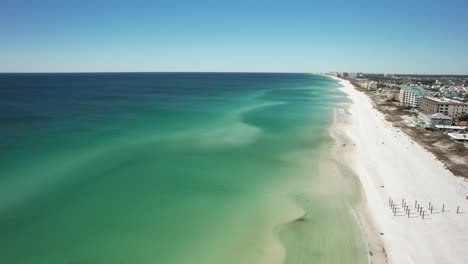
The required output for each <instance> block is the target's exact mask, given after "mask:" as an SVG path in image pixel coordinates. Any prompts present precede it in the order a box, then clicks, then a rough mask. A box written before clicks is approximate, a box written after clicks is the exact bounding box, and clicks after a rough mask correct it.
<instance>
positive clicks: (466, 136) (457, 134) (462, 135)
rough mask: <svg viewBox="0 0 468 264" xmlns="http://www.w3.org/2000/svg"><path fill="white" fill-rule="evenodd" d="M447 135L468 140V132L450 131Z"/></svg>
mask: <svg viewBox="0 0 468 264" xmlns="http://www.w3.org/2000/svg"><path fill="white" fill-rule="evenodd" d="M447 135H448V136H449V137H451V138H453V139H455V140H468V134H459V133H448V134H447Z"/></svg>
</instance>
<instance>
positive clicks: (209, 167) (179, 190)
mask: <svg viewBox="0 0 468 264" xmlns="http://www.w3.org/2000/svg"><path fill="white" fill-rule="evenodd" d="M338 86H339V85H338V83H337V82H336V81H334V80H332V79H329V78H328V77H324V76H318V75H311V74H242V73H106V74H104V73H102V74H98V73H96V74H0V149H1V152H0V263H18V264H23V263H24V264H26V263H34V264H42V263H44V264H56V263H57V264H59V263H61V264H62V263H67V264H68V263H96V264H98V263H132V264H138V263H144V264H146V263H171V264H173V263H174V264H175V263H204V264H210V263H282V262H285V263H339V262H336V261H340V260H350V259H353V260H354V261H353V262H348V263H360V262H362V261H366V258H365V254H364V253H363V252H364V251H363V248H362V237H361V236H360V233H359V230H358V228H356V227H357V224H356V223H355V221H354V220H353V218H352V217H351V216H350V214H349V203H350V201H351V203H352V202H353V201H355V200H356V197H357V196H358V194H356V192H357V191H356V190H355V189H353V188H354V187H350V188H351V189H352V191H351V194H349V193H348V192H347V191H346V190H344V191H343V192H341V191H340V190H341V189H340V188H342V187H341V186H335V185H336V182H333V181H330V182H329V183H325V185H324V183H323V180H321V181H318V179H321V178H323V177H327V175H323V172H321V171H322V170H321V169H320V168H321V167H323V166H324V165H323V164H324V161H325V163H326V162H330V160H331V158H330V157H328V156H327V155H328V154H327V153H328V150H329V148H330V146H332V145H333V140H332V139H331V138H330V136H329V130H328V129H329V126H330V125H331V123H332V116H333V115H332V113H333V109H334V107H336V104H337V103H339V102H342V101H343V100H345V98H344V95H343V94H341V93H340V92H339V91H338ZM340 184H341V183H340ZM328 185H329V186H328ZM351 185H352V183H351ZM325 187H327V188H328V187H330V188H331V187H333V188H336V189H337V190H338V191H339V192H338V193H329V192H323V191H322V190H323V188H325ZM346 188H348V187H345V189H346ZM301 212H303V213H305V214H306V217H305V218H300V219H299V220H297V218H298V216H299V215H300V214H301ZM304 219H306V221H304ZM336 248H340V251H339V253H337V252H336Z"/></svg>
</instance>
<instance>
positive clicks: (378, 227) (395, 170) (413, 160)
mask: <svg viewBox="0 0 468 264" xmlns="http://www.w3.org/2000/svg"><path fill="white" fill-rule="evenodd" d="M341 83H342V84H343V85H344V87H343V88H341V90H342V91H343V92H345V93H346V94H348V96H349V97H350V99H351V100H352V103H351V104H350V105H349V108H348V110H347V112H348V113H347V114H346V115H347V118H346V119H347V121H346V123H345V124H344V125H342V126H340V127H342V128H343V130H344V131H343V132H344V133H345V134H346V136H347V137H348V138H349V139H348V140H349V142H350V144H347V146H346V147H345V148H346V149H347V150H348V151H350V152H351V156H350V158H351V162H350V163H351V164H350V166H351V167H352V169H353V170H354V171H355V173H356V174H357V175H358V178H359V180H360V182H361V184H362V188H363V190H364V195H365V198H364V199H365V200H364V201H365V203H364V205H363V206H364V207H365V209H366V211H367V214H368V215H369V219H370V220H371V222H372V223H373V225H374V228H375V231H376V233H377V236H380V239H381V242H380V244H379V245H377V246H378V247H384V249H385V251H384V252H385V253H386V255H387V257H388V262H389V263H394V264H405V263H416V264H420V263H424V264H430V263H434V264H442V263H443V264H449V263H457V264H458V263H460V264H462V263H468V200H467V199H466V197H467V196H468V181H467V180H464V179H463V178H461V177H456V176H454V175H453V174H452V173H451V172H450V171H448V170H447V169H445V167H444V164H443V163H441V162H440V161H438V160H436V158H435V156H434V155H432V154H431V153H429V152H428V151H426V150H425V149H424V148H423V147H421V146H420V145H418V144H417V143H416V142H413V141H412V140H411V138H409V137H408V136H407V135H405V134H404V133H403V132H401V131H399V129H398V128H396V127H394V126H392V124H391V123H390V122H387V121H386V120H385V118H384V115H383V114H382V113H380V112H378V111H377V110H376V109H374V107H373V105H372V102H371V100H370V99H369V98H368V97H367V95H365V94H364V93H362V92H359V91H357V90H356V89H354V87H353V86H352V85H351V84H350V83H349V82H348V81H344V80H341ZM389 197H391V198H392V199H393V201H394V203H395V204H396V206H397V213H396V216H395V215H394V213H393V212H392V209H391V208H390V206H389ZM402 199H404V204H406V205H407V206H408V207H409V209H410V210H411V213H410V216H409V217H408V216H407V215H406V214H405V209H403V208H402ZM415 203H419V204H420V206H422V207H423V209H422V210H423V211H425V212H424V219H422V216H421V215H420V213H418V212H416V209H415ZM429 203H431V205H433V211H432V213H431V212H430V209H429ZM443 205H444V212H442V207H443ZM458 206H459V213H458V214H457V213H456V211H457V207H458ZM374 236H375V234H374ZM370 243H372V240H370ZM375 247H376V245H374V248H375ZM371 248H372V246H371Z"/></svg>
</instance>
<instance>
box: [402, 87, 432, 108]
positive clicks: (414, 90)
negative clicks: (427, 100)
mask: <svg viewBox="0 0 468 264" xmlns="http://www.w3.org/2000/svg"><path fill="white" fill-rule="evenodd" d="M433 95H434V93H433V92H430V91H427V90H424V89H423V88H421V87H418V86H403V87H401V90H400V96H399V101H400V102H401V104H402V105H403V106H410V107H414V108H419V105H420V103H421V98H422V97H423V96H433Z"/></svg>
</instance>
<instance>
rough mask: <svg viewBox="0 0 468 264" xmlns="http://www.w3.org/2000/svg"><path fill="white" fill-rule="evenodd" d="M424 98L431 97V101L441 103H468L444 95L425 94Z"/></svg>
mask: <svg viewBox="0 0 468 264" xmlns="http://www.w3.org/2000/svg"><path fill="white" fill-rule="evenodd" d="M424 98H426V99H429V100H431V101H434V102H437V103H440V104H461V105H468V104H466V103H463V102H460V101H457V100H453V99H449V98H443V97H432V96H424Z"/></svg>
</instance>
